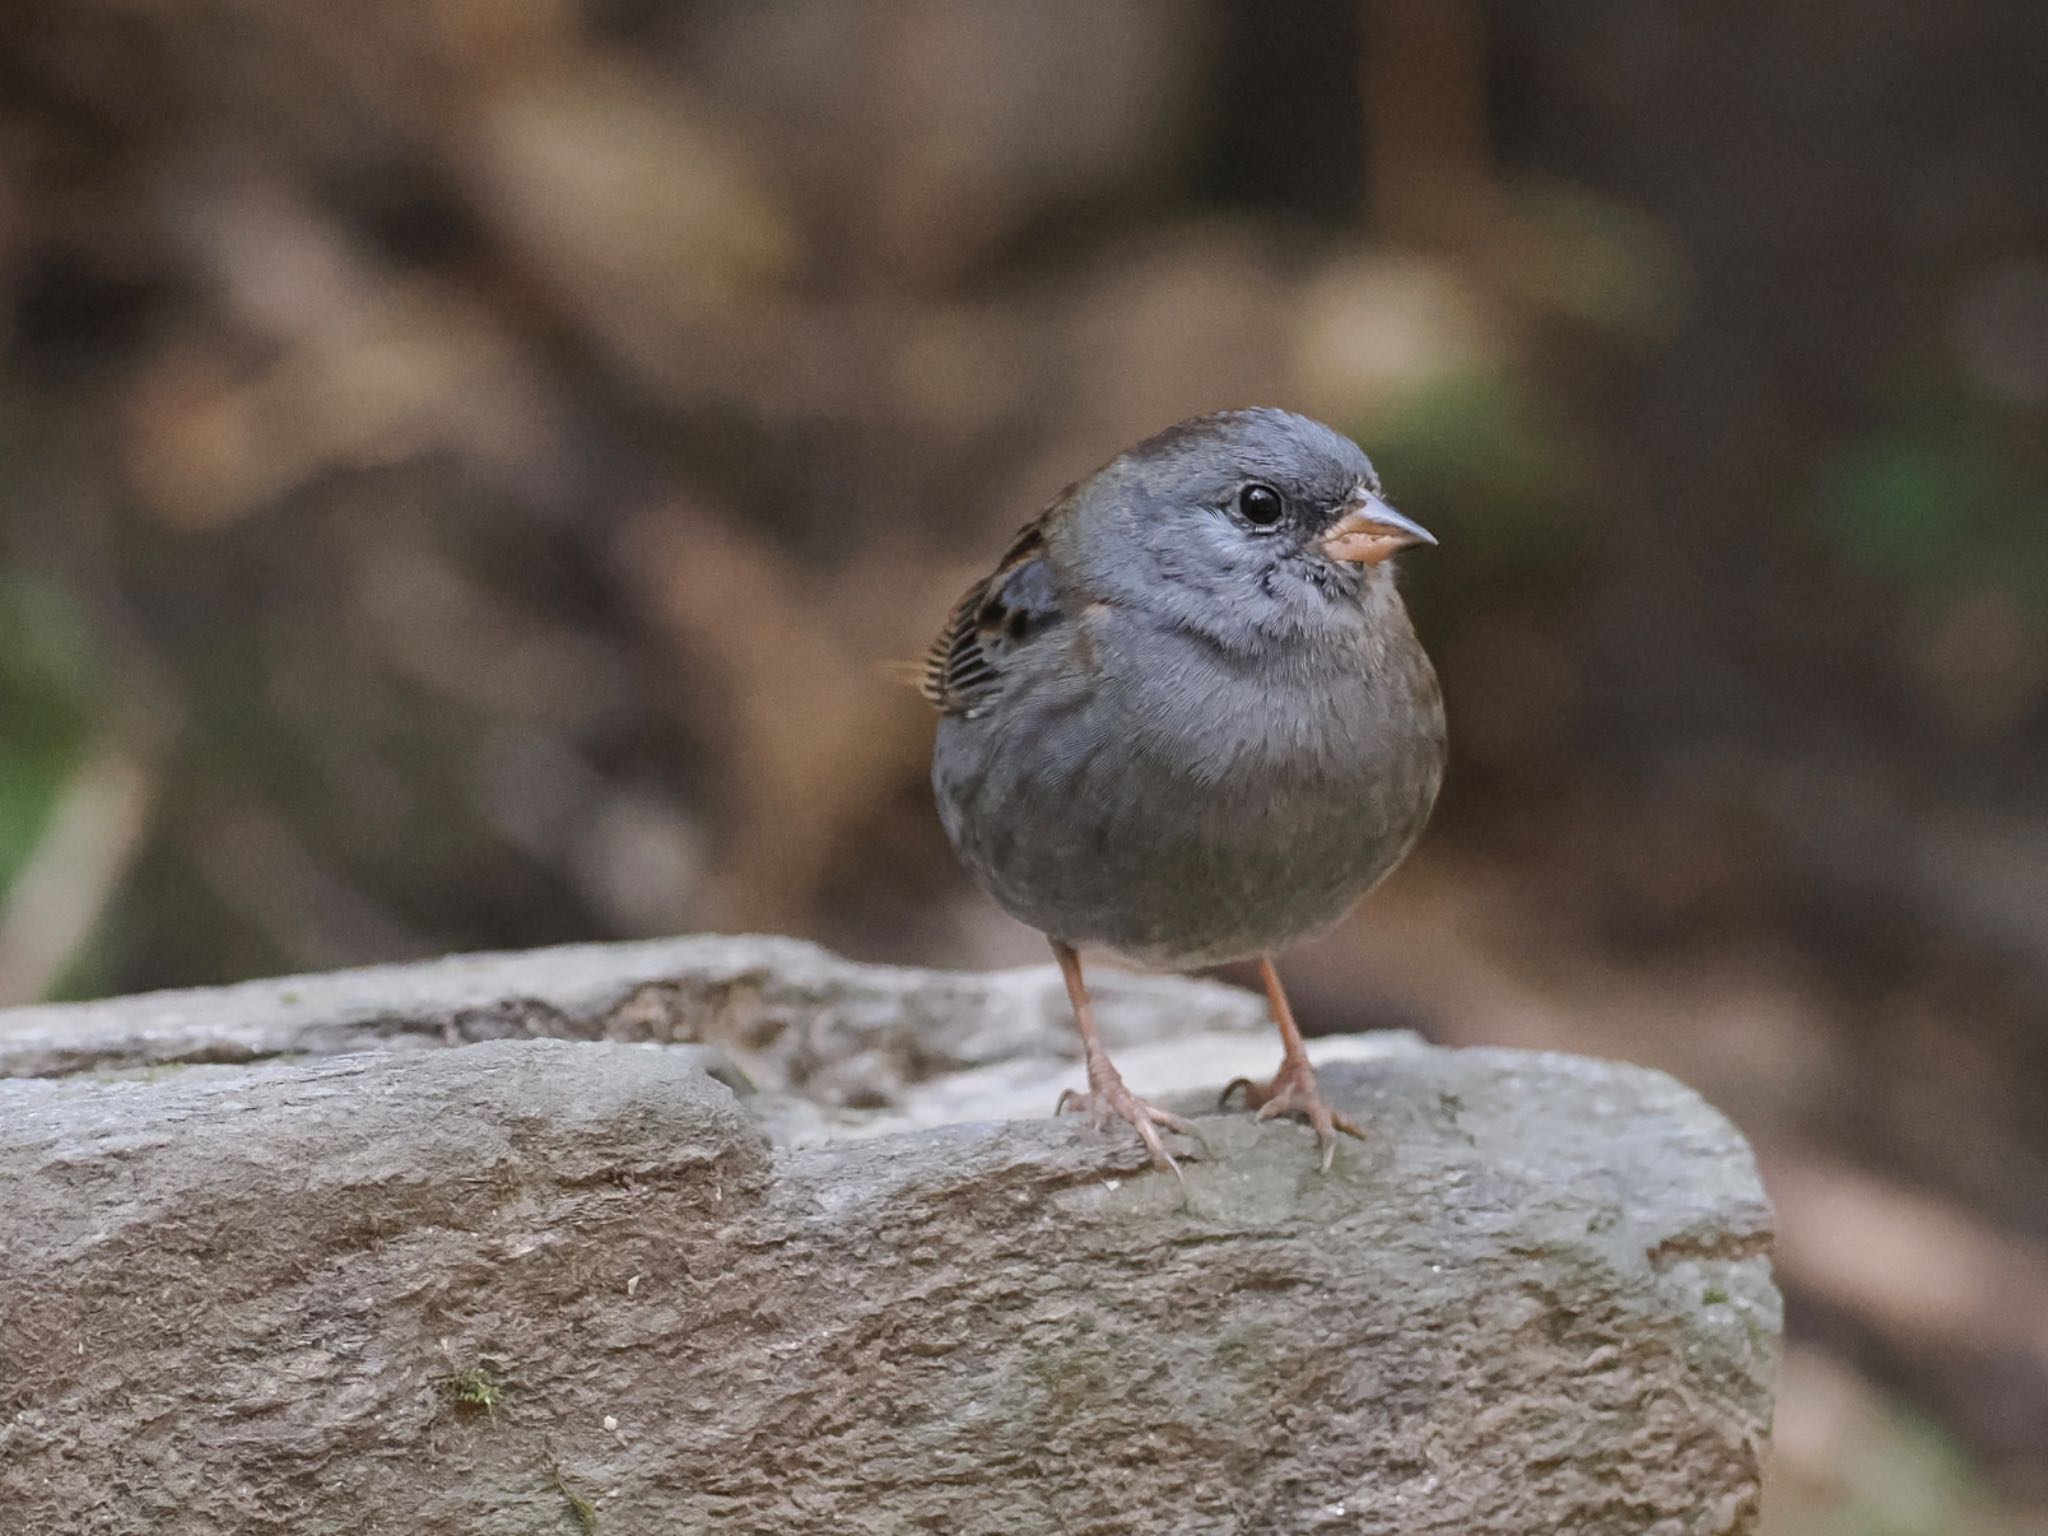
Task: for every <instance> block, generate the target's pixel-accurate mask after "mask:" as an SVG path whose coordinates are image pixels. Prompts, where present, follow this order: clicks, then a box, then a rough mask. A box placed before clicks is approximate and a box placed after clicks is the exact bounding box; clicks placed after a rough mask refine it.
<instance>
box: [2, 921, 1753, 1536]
mask: <svg viewBox="0 0 2048 1536" xmlns="http://www.w3.org/2000/svg"><path fill="white" fill-rule="evenodd" d="M1056 989H1057V982H1056V980H1054V979H1053V978H1052V977H1050V976H1049V975H1047V974H1046V973H1043V972H1030V973H1016V974H1012V975H1009V976H1000V977H969V976H938V975H931V974H926V973H920V972H909V971H900V970H883V969H877V968H868V967H858V966H852V965H849V964H847V963H845V962H842V961H837V960H834V959H831V958H830V957H828V956H823V955H821V954H820V953H819V952H817V951H815V950H812V949H809V948H807V947H805V946H801V945H793V944H788V943H785V942H780V941H758V940H692V941H680V942H678V943H674V944H668V945H651V946H625V947H622V948H619V949H616V950H601V949H582V950H573V951H564V952H559V953H556V954H539V955H532V956H526V957H519V958H511V959H485V960H478V961H465V962H453V963H450V964H447V965H443V966H431V967H422V968H412V969H395V970H389V971H381V972H368V973H358V974H357V975H355V976H352V977H335V978H313V979H307V980H303V981H298V982H292V983H274V984H265V985H263V986H260V987H252V988H238V989H231V990H229V991H227V992H223V993H214V994H205V993H193V994H183V995H180V996H177V997H170V998H140V999H133V1000H128V1001H124V1002H118V1003H111V1004H100V1005H93V1006H91V1007H89V1008H84V1009H76V1010H61V1009H38V1010H27V1011H24V1012H21V1013H18V1014H15V1015H12V1016H7V1015H0V1060H4V1061H5V1062H6V1063H7V1064H8V1067H9V1068H10V1069H11V1070H13V1071H16V1072H25V1071H34V1072H37V1073H40V1074H42V1075H41V1076H38V1077H34V1078H27V1079H23V1080H18V1081H11V1082H4V1083H0V1231H4V1233H5V1243H4V1246H0V1508H4V1509H5V1510H6V1512H7V1513H6V1517H5V1521H4V1526H5V1529H7V1530H9V1531H20V1532H25V1533H28V1536H45V1533H49V1536H60V1533H61V1536H68V1533H71V1532H92V1533H101V1532H104V1533H108V1536H126V1533H130V1532H135V1533H140V1532H165V1533H174V1536H178V1533H186V1532H191V1533H199V1532H207V1533H214V1532H235V1533H241V1532H293V1533H299V1532H306V1533H327V1532H332V1533H343V1532H346V1533H351V1536H354V1533H379V1532H393V1533H397V1532H404V1533H407V1536H419V1533H438V1532H444V1531H445V1532H451V1533H452V1532H490V1533H508V1536H522V1533H528V1532H534V1533H538V1532H568V1533H575V1532H577V1531H579V1530H581V1531H596V1532H600V1533H606V1536H611V1533H618V1536H628V1533H642V1532H648V1533H666V1532H684V1533H688V1532H698V1531H706V1532H709V1531H720V1532H723V1531H734V1532H756V1531H759V1532H771V1531H772V1532H813V1531H815V1532H820V1533H823V1532H850V1533H876V1536H881V1533H894V1532H908V1531H934V1532H959V1533H983V1532H986V1533H991V1536H993V1533H998V1532H1001V1533H1028V1532H1038V1531H1044V1532H1051V1533H1070V1536H1081V1533H1093V1536H1110V1533H1123V1532H1139V1533H1152V1532H1158V1533H1168V1532H1171V1533H1176V1536H1188V1533H1195V1536H1200V1533H1212V1532H1213V1533H1238V1532H1243V1533H1290V1532H1311V1531H1312V1532H1360V1533H1387V1536H1392V1533H1397V1532H1398V1533H1403V1536H1408V1533H1435V1532H1442V1533H1446V1536H1448V1533H1452V1532H1456V1533H1460V1536H1492V1533H1502V1536H1505V1533H1515V1536H1529V1533H1535V1532H1551V1531H1568V1532H1573V1533H1578V1536H1610V1533H1611V1536H1641V1533H1654V1536H1706V1533H1722V1532H1743V1531H1748V1530H1750V1529H1752V1527H1753V1524H1754V1521H1755V1516H1756V1498H1757V1477H1758V1460H1759V1456H1760V1454H1761V1446H1762V1442H1763V1437H1764V1434H1765V1432H1766V1429H1767V1425H1768V1421H1769V1406H1770V1389H1771V1383H1772V1380H1773V1376H1774V1372H1775V1368H1776V1358H1777V1328H1778V1301H1777V1296H1776V1293H1775V1292H1774V1290H1773V1289H1772V1287H1771V1283H1770V1278H1769V1273H1768V1266H1767V1261H1766V1257H1765V1254H1766V1249H1767V1246H1768V1241H1769V1215H1768V1211H1767V1209H1766V1207H1765V1205H1764V1203H1763V1198H1762V1195H1761V1192H1760V1190H1759V1187H1758V1184H1757V1179H1756V1174H1755V1170H1754V1168H1753V1166H1752V1164H1751V1160H1750V1158H1749V1155H1748V1152H1747V1150H1746V1149H1745V1148H1744V1146H1743V1145H1742V1143H1741V1141H1740V1139H1739V1138H1738V1137H1737V1135H1736V1134H1735V1132H1734V1131H1733V1130H1732V1128H1731V1127H1730V1126H1729V1125H1728V1124H1727V1123H1726V1122H1725V1121H1724V1120H1722V1119H1721V1118H1720V1117H1719V1116H1718V1115H1717V1114H1715V1113H1714V1112H1713V1111H1712V1110H1711V1109H1709V1108H1707V1107H1706V1106H1705V1105H1704V1104H1702V1103H1701V1102H1700V1101H1699V1100H1698V1099H1697V1098H1696V1097H1694V1096H1693V1095H1692V1094H1690V1093H1689V1092H1687V1091H1686V1090H1685V1089H1683V1088H1681V1087H1679V1086H1678V1085H1677V1084H1675V1083H1673V1082H1672V1081H1671V1080H1670V1079H1668V1078H1665V1077H1662V1076H1659V1075H1657V1074H1655V1073H1650V1072H1646V1071H1642V1070H1638V1069H1634V1068H1628V1067H1620V1066H1613V1065H1606V1064H1598V1063H1593V1062H1588V1061H1582V1060H1576V1059H1572V1058H1565V1057H1557V1056H1538V1055H1527V1054H1518V1053H1512V1052H1487V1051H1466V1052H1445V1051H1437V1050H1430V1049H1426V1048H1423V1047H1420V1046H1416V1045H1413V1044H1412V1043H1406V1042H1400V1041H1396V1042H1393V1043H1392V1044H1391V1045H1387V1044H1379V1045H1375V1046H1373V1047H1371V1048H1368V1049H1364V1050H1360V1049H1356V1048H1354V1049H1352V1050H1351V1051H1349V1052H1346V1051H1345V1050H1343V1049H1342V1048H1341V1047H1340V1048H1339V1049H1338V1050H1337V1051H1336V1053H1335V1054H1337V1055H1340V1056H1341V1055H1346V1054H1349V1055H1352V1056H1363V1057H1365V1058H1366V1059H1360V1060H1348V1061H1339V1062H1336V1063H1334V1064H1332V1065H1330V1066H1329V1067H1327V1068H1326V1070H1325V1072H1324V1082H1325V1086H1326V1088H1327V1089H1328V1090H1329V1091H1330V1092H1331V1095H1332V1097H1333V1098H1335V1099H1336V1100H1337V1101H1338V1102H1339V1103H1340V1104H1341V1105H1342V1106H1343V1107H1344V1108H1346V1109H1347V1110H1348V1111H1349V1112H1350V1113H1352V1114H1353V1115H1355V1116H1357V1117H1358V1118H1359V1119H1360V1120H1362V1121H1363V1122H1365V1123H1366V1124H1367V1125H1368V1126H1370V1127H1371V1128H1372V1129H1373V1131H1374V1137H1373V1139H1372V1140H1371V1141H1370V1142H1366V1143H1347V1144H1346V1145H1345V1146H1344V1147H1343V1148H1342V1149H1341V1150H1340V1153H1339V1157H1338V1162H1337V1167H1336V1170H1335V1172H1334V1173H1333V1174H1332V1175H1331V1176H1330V1177H1328V1178H1322V1177H1319V1176H1317V1174H1316V1173H1315V1172H1314V1160H1313V1156H1312V1150H1311V1148H1312V1143H1311V1140H1310V1138H1309V1135H1308V1133H1307V1131H1306V1130H1304V1129H1302V1128H1301V1127H1299V1126H1294V1125H1265V1126H1258V1125H1255V1124H1254V1123H1253V1122H1252V1120H1251V1118H1250V1117H1249V1116H1246V1115H1241V1114H1240V1115H1228V1116H1216V1117H1213V1118H1208V1119H1205V1120H1203V1122H1202V1125H1203V1129H1204V1132H1205V1135H1206V1137H1207V1139H1208V1141H1209V1143H1210V1146H1209V1152H1208V1155H1207V1156H1206V1157H1205V1158H1204V1159H1203V1160H1201V1161H1200V1162H1196V1163H1191V1164H1190V1165H1189V1168H1188V1181H1187V1182H1188V1189H1187V1197H1186V1200H1185V1202H1183V1199H1182V1196H1181V1192H1180V1190H1179V1188H1178V1187H1177V1186H1176V1185H1175V1183H1174V1181H1173V1180H1172V1179H1171V1178H1170V1177H1161V1176H1159V1175H1157V1174H1155V1173H1153V1172H1151V1171H1149V1169H1147V1168H1146V1167H1145V1165H1144V1162H1143V1159H1142V1156H1141V1155H1140V1154H1139V1153H1138V1151H1137V1149H1136V1147H1135V1143H1134V1142H1132V1141H1130V1140H1129V1139H1127V1138H1123V1137H1119V1136H1114V1135H1108V1134H1103V1133H1096V1132H1093V1131H1090V1130H1088V1129H1087V1128H1085V1127H1084V1126H1081V1125H1079V1124H1076V1123H1074V1122H1072V1121H1053V1120H1050V1119H1046V1118H1043V1117H1042V1114H1041V1113H1040V1112H1041V1111H1042V1109H1043V1107H1044V1104H1045V1102H1046V1101H1045V1100H1044V1099H1043V1098H1042V1097H1040V1098H1038V1099H1037V1101H1036V1103H1035V1104H1034V1105H1027V1104H1026V1103H1025V1096H1026V1095H1027V1094H1041V1093H1042V1091H1043V1090H1044V1089H1045V1088H1047V1087H1049V1086H1050V1085H1051V1083H1052V1082H1053V1081H1054V1080H1056V1079H1057V1078H1059V1077H1060V1076H1061V1074H1062V1073H1067V1074H1069V1075H1070V1074H1071V1064H1070V1061H1069V1060H1068V1057H1067V1041H1066V1037H1065V1034H1064V1032H1063V1031H1064V1021H1063V1020H1062V1019H1061V1018H1060V1016H1059V1012H1058V999H1057V990H1056ZM1105 992H1106V994H1107V997H1108V1001H1107V1004H1106V1006H1105V1015H1106V1018H1105V1023H1106V1025H1107V1026H1108V1028H1109V1029H1110V1031H1111V1033H1112V1037H1113V1038H1114V1039H1116V1040H1119V1041H1120V1042H1121V1043H1122V1044H1123V1045H1124V1047H1125V1048H1126V1049H1125V1055H1126V1059H1127V1066H1128V1075H1130V1076H1131V1077H1132V1078H1133V1080H1134V1081H1136V1082H1138V1084H1139V1086H1140V1087H1141V1091H1142V1090H1143V1089H1145V1088H1153V1087H1157V1086H1158V1083H1157V1081H1156V1080H1154V1079H1150V1078H1146V1077H1145V1076H1144V1075H1143V1072H1142V1071H1141V1068H1140V1066H1139V1063H1150V1064H1153V1065H1159V1066H1163V1065H1165V1064H1166V1063H1167V1062H1168V1061H1169V1060H1172V1061H1177V1062H1178V1063H1179V1064H1180V1067H1181V1071H1182V1073H1183V1074H1187V1075H1188V1078H1187V1080H1189V1081H1196V1080H1202V1079H1203V1077H1206V1080H1207V1081H1208V1082H1209V1083H1210V1084H1211V1087H1210V1088H1209V1090H1208V1102H1209V1103H1213V1101H1214V1087H1213V1085H1214V1084H1215V1083H1216V1082H1218V1081H1220V1080H1221V1079H1222V1078H1225V1077H1227V1076H1229V1075H1231V1073H1232V1072H1234V1071H1236V1070H1238V1068H1237V1065H1236V1064H1235V1059H1234V1057H1233V1051H1237V1052H1239V1053H1240V1054H1242V1055H1243V1056H1244V1058H1245V1059H1247V1060H1249V1059H1251V1057H1252V1055H1253V1053H1254V1052H1256V1055H1257V1058H1258V1060H1260V1061H1261V1062H1263V1064H1264V1065H1265V1066H1266V1067H1267V1068H1268V1069H1269V1068H1270V1066H1271V1061H1270V1059H1269V1058H1270V1057H1271V1054H1272V1052H1273V1045H1272V1043H1271V1041H1270V1040H1267V1039H1266V1038H1264V1036H1263V1034H1262V1033H1252V1029H1253V1026H1254V1025H1255V1023H1256V1020H1257V1008H1256V1005H1255V1004H1253V1003H1251V1002H1250V1001H1249V1000H1246V999H1242V998H1240V997H1238V996H1237V995H1235V994H1231V993H1228V992H1225V991H1223V990H1222V989H1218V988H1211V987H1203V986H1198V985H1195V984H1190V983H1171V982H1152V981H1129V982H1125V983H1122V984H1120V985H1117V986H1114V987H1108V988H1105ZM1048 994H1050V995H1048ZM1190 1032H1192V1033H1193V1034H1194V1036H1195V1038H1196V1039H1197V1040H1198V1042H1199V1043H1198V1045H1197V1046H1195V1047H1192V1048H1191V1047H1190V1046H1189V1045H1188V1044H1187V1043H1186V1042H1187V1040H1188V1038H1189V1033H1190ZM552 1033H560V1034H566V1035H570V1036H577V1037H583V1038H576V1039H569V1040H558V1039H549V1038H538V1037H539V1036H545V1035H548V1034H552ZM488 1035H498V1036H506V1037H516V1038H498V1039H484V1040H482V1041H481V1043H464V1042H473V1041H477V1040H478V1038H479V1037H480V1036H488ZM628 1040H633V1041H642V1042H685V1041H686V1042H695V1043H694V1044H692V1045H690V1046H687V1047H685V1048H678V1046H676V1045H674V1044H666V1043H626V1041H628ZM1148 1040H1154V1041H1159V1042H1160V1043H1159V1044H1157V1045H1154V1046H1148V1045H1147V1044H1146V1042H1147V1041H1148ZM1172 1041H1179V1042H1181V1043H1179V1044H1173V1043H1170V1042H1172ZM430 1042H445V1043H448V1044H450V1045H451V1046H452V1047H453V1048H449V1049H440V1050H425V1049H420V1048H419V1047H420V1046H421V1045H423V1044H426V1043H430ZM366 1044H373V1045H375V1046H376V1048H375V1049H369V1050H362V1049H360V1047H362V1046H364V1045H366ZM323 1048H338V1049H345V1050H350V1051H353V1052H354V1054H346V1055H339V1056H334V1057H331V1058H322V1057H320V1056H317V1055H301V1054H300V1053H311V1052H317V1051H320V1050H321V1049H323ZM294 1055H300V1059H289V1058H291V1057H293V1056H294ZM265 1058H276V1059H265ZM179 1062H184V1063H199V1064H197V1065H189V1066H170V1065H166V1064H167V1063H179ZM223 1062H227V1063H231V1064H227V1065H223V1064H221V1063H223ZM707 1066H708V1067H710V1068H711V1069H712V1070H713V1071H715V1072H716V1073H717V1074H718V1078H723V1079H724V1081H720V1080H718V1078H714V1077H713V1076H712V1075H710V1074H709V1073H707V1070H706V1068H707ZM1204 1069H1206V1071H1205V1070H1204ZM1198 1073H1199V1074H1202V1076H1200V1077H1197V1076H1194V1075H1192V1074H1198ZM962 1080H966V1081H971V1082H974V1083H978V1084H979V1085H980V1089H981V1091H980V1092H979V1094H978V1096H977V1094H973V1093H962V1092H957V1091H956V1092H953V1093H951V1094H950V1095H947V1094H941V1093H937V1092H936V1085H940V1084H945V1083H954V1084H957V1083H959V1082H961V1081H962ZM729 1082H730V1083H737V1084H739V1085H740V1086H741V1089H742V1090H743V1091H741V1092H739V1093H735V1092H734V1090H733V1088H731V1087H729V1086H727V1083H729ZM1188 1102H1189V1103H1190V1104H1194V1103H1199V1102H1200V1100H1199V1098H1194V1099H1190V1100H1189V1101H1188ZM977 1105H979V1106H980V1107H981V1108H983V1109H984V1110H988V1111H990V1112H992V1113H994V1114H1002V1113H1008V1112H1011V1111H1012V1110H1013V1109H1014V1110H1015V1111H1017V1112H1025V1111H1026V1110H1028V1111H1029V1112H1031V1113H1033V1114H1035V1115H1038V1116H1039V1117H1038V1118H1032V1119H1028V1120H1018V1121H1012V1122H1003V1121H1000V1120H995V1121H985V1122H984V1123H974V1124H953V1125H934V1124H930V1123H926V1122H929V1121H930V1120H932V1119H933V1118H935V1117H936V1116H938V1115H939V1114H940V1113H941V1112H942V1111H943V1112H949V1113H950V1112H966V1111H971V1110H973V1109H974V1108H975V1107H976V1106H977Z"/></svg>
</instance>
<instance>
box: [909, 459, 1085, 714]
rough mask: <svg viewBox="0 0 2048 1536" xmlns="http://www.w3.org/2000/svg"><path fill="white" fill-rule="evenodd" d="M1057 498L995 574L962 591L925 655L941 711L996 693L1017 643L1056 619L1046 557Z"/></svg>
mask: <svg viewBox="0 0 2048 1536" xmlns="http://www.w3.org/2000/svg"><path fill="white" fill-rule="evenodd" d="M1064 503H1065V498H1064V497H1062V498H1061V500H1060V501H1057V502H1055V503H1054V504H1053V505H1052V506H1051V507H1050V508H1048V509H1047V510H1046V512H1045V513H1043V514H1042V515H1040V516H1039V517H1038V518H1037V519H1036V520H1034V521H1033V522H1032V523H1031V524H1030V526H1028V527H1026V528H1025V529H1024V530H1023V531H1022V532H1021V533H1019V534H1018V535H1017V537H1016V540H1015V541H1014V542H1013V543H1012V544H1011V545H1010V548H1009V549H1008V551H1007V552H1005V554H1004V555H1003V558H1002V561H1001V562H1000V563H999V564H998V565H997V566H996V568H995V571H994V572H993V573H992V574H991V575H989V576H987V577H985V578H983V579H982V580H980V581H978V582H976V583H975V584H974V585H973V586H971V587H969V588H968V589H967V592H966V595H965V596H963V597H962V598H961V599H960V601H959V602H958V603H956V604H954V606H953V613H952V616H951V617H950V618H948V619H947V620H946V627H945V628H944V629H942V630H940V631H939V635H938V638H937V639H936V640H934V641H933V642H932V646H931V649H930V650H929V651H928V652H926V653H925V663H924V686H923V689H922V690H921V691H922V692H923V694H924V696H925V699H926V700H927V701H928V702H929V703H930V704H931V706H932V707H933V708H934V709H936V710H938V711H939V713H940V714H942V715H961V714H966V713H967V712H969V711H970V710H971V709H973V708H974V706H975V705H976V704H978V703H980V702H981V701H982V700H983V699H985V698H986V697H987V696H988V695H989V694H991V693H992V692H994V691H995V689H996V688H997V687H998V686H999V685H1000V683H1001V681H1002V675H1003V668H1004V663H1005V662H1006V660H1007V659H1008V658H1009V657H1010V656H1012V655H1014V654H1015V652H1016V651H1017V649H1018V647H1020V646H1022V645H1024V644H1026V643H1027V642H1028V641H1030V640H1031V639H1033V638H1034V637H1035V636H1037V635H1040V634H1042V633H1044V632H1045V631H1046V630H1048V629H1050V628H1052V627H1053V626H1055V625H1057V624H1059V623H1060V622H1062V620H1064V619H1065V617H1066V607H1065V605H1064V604H1063V603H1062V601H1061V596H1060V589H1059V582H1058V580H1057V578H1056V576H1055V574H1054V571H1053V568H1052V562H1051V561H1050V559H1049V558H1048V557H1047V554H1046V541H1045V525H1046V522H1047V520H1048V519H1049V518H1051V517H1052V516H1054V515H1056V514H1057V513H1058V512H1059V510H1060V508H1061V507H1062V506H1063V505H1064Z"/></svg>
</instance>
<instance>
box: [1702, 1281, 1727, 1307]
mask: <svg viewBox="0 0 2048 1536" xmlns="http://www.w3.org/2000/svg"><path fill="white" fill-rule="evenodd" d="M1700 1305H1701V1306H1703V1307H1725V1306H1727V1305H1728V1293H1727V1292H1726V1291H1724V1290H1722V1289H1721V1287H1719V1286H1718V1285H1710V1286H1708V1287H1707V1290H1706V1294H1705V1295H1703V1296H1702V1297H1700Z"/></svg>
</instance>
